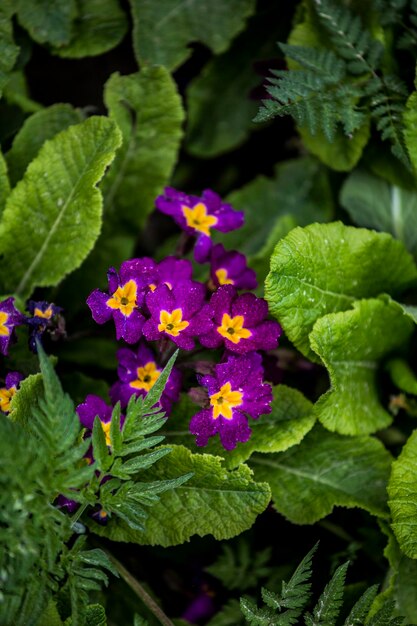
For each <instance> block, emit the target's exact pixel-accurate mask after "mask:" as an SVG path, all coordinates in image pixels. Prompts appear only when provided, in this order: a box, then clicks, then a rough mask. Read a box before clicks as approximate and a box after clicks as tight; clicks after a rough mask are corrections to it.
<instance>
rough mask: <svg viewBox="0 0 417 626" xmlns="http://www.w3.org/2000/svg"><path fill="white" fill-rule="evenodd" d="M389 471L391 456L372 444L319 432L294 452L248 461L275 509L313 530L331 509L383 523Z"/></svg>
mask: <svg viewBox="0 0 417 626" xmlns="http://www.w3.org/2000/svg"><path fill="white" fill-rule="evenodd" d="M390 465H391V455H390V454H389V453H388V452H387V450H386V449H385V448H384V446H383V445H382V444H381V443H380V442H379V441H378V440H377V439H373V438H371V437H343V436H341V435H337V434H335V433H330V432H328V431H326V430H324V428H322V427H321V426H316V427H315V428H314V429H313V430H312V431H311V432H310V433H309V434H308V435H306V437H305V438H304V439H303V441H302V442H301V443H300V444H299V445H298V446H294V447H292V448H290V449H289V450H287V451H285V452H281V453H279V454H269V455H254V456H253V457H252V458H251V460H250V466H251V467H252V468H253V470H254V473H255V478H256V480H265V481H267V482H269V484H270V487H271V491H272V500H273V504H274V507H275V508H276V509H277V510H278V511H279V512H280V513H282V514H283V515H285V517H287V518H288V519H289V520H290V521H292V522H294V523H296V524H313V523H314V522H316V521H317V520H319V519H321V518H322V517H325V516H326V515H328V514H329V513H331V511H332V510H333V507H334V506H345V507H360V508H363V509H365V510H366V511H369V512H370V513H372V514H374V515H378V516H381V517H387V508H386V492H385V490H386V485H387V481H388V478H389V472H390ZM365 484H366V485H367V489H366V490H365V489H364V485H365Z"/></svg>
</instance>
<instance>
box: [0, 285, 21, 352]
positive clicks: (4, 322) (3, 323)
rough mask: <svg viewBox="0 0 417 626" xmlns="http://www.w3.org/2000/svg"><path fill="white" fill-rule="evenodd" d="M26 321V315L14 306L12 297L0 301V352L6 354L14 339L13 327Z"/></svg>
mask: <svg viewBox="0 0 417 626" xmlns="http://www.w3.org/2000/svg"><path fill="white" fill-rule="evenodd" d="M25 322H26V317H25V316H24V315H22V313H20V311H18V310H17V309H16V307H15V306H14V298H13V297H10V298H6V300H3V302H0V352H1V354H4V355H7V354H8V353H9V345H10V343H11V342H12V341H13V340H14V339H15V330H14V329H15V328H16V326H21V325H22V324H24V323H25Z"/></svg>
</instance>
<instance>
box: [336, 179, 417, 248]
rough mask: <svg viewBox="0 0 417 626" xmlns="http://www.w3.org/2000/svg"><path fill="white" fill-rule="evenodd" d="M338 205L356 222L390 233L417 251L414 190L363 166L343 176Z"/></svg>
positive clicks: (416, 194) (416, 195)
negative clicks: (371, 171) (344, 179)
mask: <svg viewBox="0 0 417 626" xmlns="http://www.w3.org/2000/svg"><path fill="white" fill-rule="evenodd" d="M340 202H341V204H342V206H343V207H344V208H345V209H346V210H347V212H348V213H349V215H350V217H351V218H352V220H353V221H354V222H355V223H356V224H358V226H365V227H366V228H374V229H375V230H379V231H384V232H386V233H391V235H392V236H393V237H395V238H396V239H399V240H400V241H402V242H403V243H404V244H405V247H406V248H407V250H408V251H409V252H411V254H413V255H414V257H416V255H417V192H416V191H414V190H407V189H402V188H401V187H398V186H397V185H392V184H390V183H389V182H387V181H385V180H383V179H382V178H378V177H377V176H374V175H373V174H370V173H368V172H366V171H363V170H355V171H354V172H352V174H350V176H348V178H347V179H346V181H345V183H344V185H343V187H342V192H341V196H340Z"/></svg>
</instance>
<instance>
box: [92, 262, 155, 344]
mask: <svg viewBox="0 0 417 626" xmlns="http://www.w3.org/2000/svg"><path fill="white" fill-rule="evenodd" d="M107 278H108V284H109V293H108V294H107V293H103V292H102V291H100V289H95V290H94V291H93V292H92V293H91V294H90V295H89V296H88V298H87V304H88V306H89V307H90V309H91V313H92V315H93V319H94V321H95V322H97V323H98V324H104V323H105V322H108V321H109V320H110V319H111V318H113V320H114V323H115V326H116V338H117V339H124V340H125V341H126V342H127V343H136V342H137V341H139V339H140V338H141V336H142V327H143V324H144V322H145V318H144V316H143V315H142V313H141V312H140V310H139V309H140V307H141V306H142V304H143V302H144V298H145V291H146V290H147V289H148V286H149V285H150V284H151V283H152V282H153V280H154V278H155V262H154V261H153V260H152V259H149V258H146V257H145V258H142V259H131V260H130V261H125V262H124V263H122V265H121V266H120V272H119V273H117V272H116V270H115V269H114V268H112V267H111V268H110V269H109V271H108V272H107Z"/></svg>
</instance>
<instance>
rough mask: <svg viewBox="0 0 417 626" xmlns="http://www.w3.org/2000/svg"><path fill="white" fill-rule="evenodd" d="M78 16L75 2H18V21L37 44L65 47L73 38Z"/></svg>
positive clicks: (57, 0)
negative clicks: (73, 23)
mask: <svg viewBox="0 0 417 626" xmlns="http://www.w3.org/2000/svg"><path fill="white" fill-rule="evenodd" d="M76 15H77V6H76V2H75V0H54V4H53V6H51V3H50V1H49V0H36V2H33V0H18V1H17V19H18V21H19V23H20V25H21V26H23V28H25V29H26V30H27V31H28V33H29V34H30V36H31V38H32V39H33V40H34V41H36V42H37V43H49V44H51V45H53V46H61V45H65V44H66V43H68V42H69V40H70V37H71V30H72V22H73V20H74V18H75V16H76Z"/></svg>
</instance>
